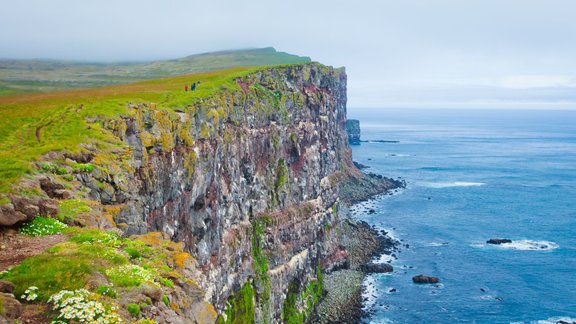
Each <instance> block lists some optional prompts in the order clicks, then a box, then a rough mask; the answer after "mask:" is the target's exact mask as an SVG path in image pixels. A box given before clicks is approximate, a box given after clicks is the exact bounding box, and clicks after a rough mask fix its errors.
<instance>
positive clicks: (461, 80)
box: [0, 0, 576, 109]
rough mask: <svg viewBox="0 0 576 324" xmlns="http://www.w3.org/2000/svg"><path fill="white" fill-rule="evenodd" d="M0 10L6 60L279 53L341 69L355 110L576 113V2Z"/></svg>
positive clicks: (452, 0) (255, 2)
mask: <svg viewBox="0 0 576 324" xmlns="http://www.w3.org/2000/svg"><path fill="white" fill-rule="evenodd" d="M4 2H5V3H3V5H2V11H3V14H2V17H1V18H0V58H50V59H66V60H80V61H106V62H113V61H135V60H137V61H144V60H155V59H170V58H178V57H183V56H187V55H191V54H196V53H203V52H210V51H218V50H226V49H242V48H255V47H268V46H273V47H275V48H276V49H277V50H280V51H284V52H289V53H293V54H298V55H303V56H310V57H311V58H312V59H313V60H315V61H319V62H321V63H324V64H328V65H333V66H338V67H340V66H345V67H346V71H347V74H348V106H349V107H362V108H395V107H417V108H426V107H445V108H501V107H504V108H554V109H576V1H574V0H395V1H392V0H356V1H350V0H347V1H340V0H329V1H328V0H290V1H286V0H285V1H280V0H244V1H238V0H235V1H232V0H210V1H196V0H188V1H181V0H169V1H162V2H160V1H150V0H140V1H132V0H123V1H118V0H114V1H109V0H100V1H77V0H76V1H74V0H51V1H45V0H26V1H11V2H8V1H4Z"/></svg>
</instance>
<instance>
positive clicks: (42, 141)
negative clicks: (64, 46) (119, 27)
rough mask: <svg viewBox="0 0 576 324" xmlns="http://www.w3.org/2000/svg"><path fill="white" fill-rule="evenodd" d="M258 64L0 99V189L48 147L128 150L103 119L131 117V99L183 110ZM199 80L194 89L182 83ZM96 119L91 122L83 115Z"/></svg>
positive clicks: (28, 169) (4, 190)
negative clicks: (199, 83) (90, 146)
mask: <svg viewBox="0 0 576 324" xmlns="http://www.w3.org/2000/svg"><path fill="white" fill-rule="evenodd" d="M259 69H262V67H247V68H234V69H228V70H222V71H214V72H207V73H201V74H192V75H182V76H176V77H170V78H163V79H156V80H149V81H143V82H138V83H133V84H127V85H119V86H112V87H105V88H99V89H82V90H69V91H62V92H51V93H37V94H22V95H12V96H2V97H0V193H8V192H10V191H11V186H12V185H14V184H15V183H17V182H18V181H19V180H20V179H21V178H22V177H23V176H24V175H26V174H30V173H33V172H34V171H35V167H34V165H33V163H32V162H34V161H38V160H39V159H40V157H41V156H42V155H43V154H45V153H48V152H51V151H64V150H68V151H72V152H79V151H81V150H82V149H81V147H80V146H79V144H81V143H89V144H90V143H91V144H93V145H94V146H96V147H97V148H98V149H99V150H100V151H101V152H103V153H102V154H104V155H106V154H109V155H112V153H111V152H116V151H119V150H120V151H121V150H123V149H126V146H125V145H126V144H125V143H123V142H121V141H120V139H118V138H117V137H115V136H114V135H113V134H112V132H110V131H109V130H107V129H106V128H105V127H103V126H102V120H104V119H114V118H116V119H118V118H119V117H118V116H119V115H120V114H124V115H130V114H133V112H131V111H129V110H128V108H127V104H128V103H129V102H132V103H139V102H145V103H148V102H153V103H157V109H159V110H163V109H166V110H172V109H175V108H178V109H184V110H185V109H186V107H188V106H190V105H191V104H193V103H194V102H196V101H197V100H199V99H201V98H206V97H210V96H212V95H214V94H215V93H218V92H220V91H222V90H223V89H238V86H237V85H236V83H235V82H234V80H235V79H236V78H239V77H242V76H245V75H247V74H249V73H251V72H254V71H256V70H259ZM195 80H201V81H202V83H201V85H200V87H198V88H197V90H196V91H194V92H184V91H183V87H184V85H185V84H188V83H191V82H192V81H195ZM90 117H92V118H94V117H97V121H96V122H93V123H89V122H88V121H87V118H90Z"/></svg>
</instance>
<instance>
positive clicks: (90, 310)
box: [48, 289, 123, 323]
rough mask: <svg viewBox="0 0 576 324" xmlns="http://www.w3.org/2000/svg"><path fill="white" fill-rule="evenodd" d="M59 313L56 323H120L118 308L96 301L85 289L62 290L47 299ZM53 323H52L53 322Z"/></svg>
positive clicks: (93, 295) (94, 296) (95, 297)
mask: <svg viewBox="0 0 576 324" xmlns="http://www.w3.org/2000/svg"><path fill="white" fill-rule="evenodd" d="M48 302H49V303H52V304H53V305H54V310H57V311H59V315H58V317H57V321H55V322H56V323H69V322H70V321H74V322H86V323H122V322H123V321H122V318H120V316H119V315H118V313H117V312H116V311H117V310H118V307H117V306H115V305H106V304H102V303H101V302H99V301H97V296H96V295H95V294H93V293H91V292H89V291H88V290H86V289H78V290H75V291H69V290H62V291H60V292H58V293H56V294H54V295H52V296H50V298H49V299H48ZM53 323H54V322H53Z"/></svg>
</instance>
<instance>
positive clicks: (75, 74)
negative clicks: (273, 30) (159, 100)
mask: <svg viewBox="0 0 576 324" xmlns="http://www.w3.org/2000/svg"><path fill="white" fill-rule="evenodd" d="M310 61H311V60H310V58H309V57H304V56H298V55H292V54H288V53H284V52H278V51H276V50H275V49H274V48H272V47H266V48H255V49H243V50H229V51H220V52H213V53H202V54H196V55H190V56H187V57H183V58H178V59H171V60H160V61H152V62H122V63H93V62H73V61H57V60H2V59H0V96H2V95H11V94H17V93H29V92H50V91H61V90H66V89H79V88H98V87H103V86H109V85H115V84H125V83H132V82H137V81H143V80H149V79H157V78H162V77H168V76H175V75H181V74H190V73H199V72H209V71H214V70H222V69H229V68H234V67H242V66H262V65H276V64H292V63H306V62H310Z"/></svg>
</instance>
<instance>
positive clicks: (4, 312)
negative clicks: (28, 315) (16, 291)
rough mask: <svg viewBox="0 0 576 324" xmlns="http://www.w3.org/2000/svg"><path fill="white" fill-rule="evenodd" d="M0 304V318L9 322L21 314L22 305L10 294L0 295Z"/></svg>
mask: <svg viewBox="0 0 576 324" xmlns="http://www.w3.org/2000/svg"><path fill="white" fill-rule="evenodd" d="M0 304H1V305H2V309H0V318H1V317H5V318H7V319H9V320H14V319H17V318H18V317H20V314H22V305H21V304H20V302H19V301H18V300H16V298H14V295H12V294H6V293H0Z"/></svg>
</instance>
